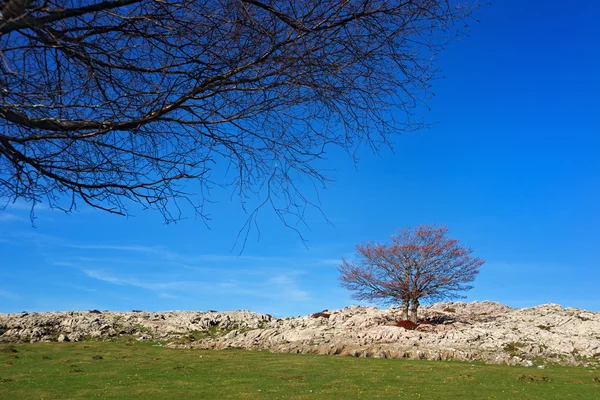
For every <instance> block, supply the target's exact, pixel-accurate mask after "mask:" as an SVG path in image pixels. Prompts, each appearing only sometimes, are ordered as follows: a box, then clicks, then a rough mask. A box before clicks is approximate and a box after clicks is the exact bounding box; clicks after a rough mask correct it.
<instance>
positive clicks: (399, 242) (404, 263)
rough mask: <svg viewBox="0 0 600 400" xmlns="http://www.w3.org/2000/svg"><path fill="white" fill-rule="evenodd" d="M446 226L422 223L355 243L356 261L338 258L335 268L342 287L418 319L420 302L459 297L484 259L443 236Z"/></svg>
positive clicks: (356, 295)
mask: <svg viewBox="0 0 600 400" xmlns="http://www.w3.org/2000/svg"><path fill="white" fill-rule="evenodd" d="M447 233H448V228H446V227H445V226H441V227H436V226H432V225H421V226H418V227H417V228H415V229H410V228H408V229H402V230H399V231H398V232H397V233H395V234H394V235H392V236H390V238H391V242H390V243H385V244H380V243H365V244H359V245H358V246H356V249H357V260H356V261H353V262H348V261H346V260H345V259H343V261H342V264H341V265H340V267H339V271H340V273H341V276H340V280H341V282H342V286H344V287H346V288H347V289H350V290H352V291H354V294H353V297H354V298H356V299H359V300H372V301H379V302H383V303H397V302H399V303H401V304H402V307H403V315H402V316H403V319H408V317H409V315H408V311H409V308H410V310H411V313H410V320H411V321H412V322H415V323H416V322H418V321H417V309H418V308H419V304H420V301H440V300H445V299H455V298H460V297H462V296H460V295H459V294H458V293H457V292H461V291H465V290H469V289H471V288H472V286H470V285H469V283H470V282H472V281H473V280H474V279H475V277H476V276H477V274H478V273H479V267H480V266H481V265H483V264H484V263H485V261H484V260H482V259H480V258H476V257H472V256H471V253H472V250H471V249H470V248H468V247H464V246H462V245H460V244H459V242H458V240H456V239H450V238H449V237H447Z"/></svg>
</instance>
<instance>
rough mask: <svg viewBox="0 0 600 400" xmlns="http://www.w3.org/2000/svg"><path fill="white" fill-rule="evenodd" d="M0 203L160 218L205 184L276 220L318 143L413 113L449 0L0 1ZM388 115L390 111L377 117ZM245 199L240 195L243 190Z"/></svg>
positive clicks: (289, 211)
mask: <svg viewBox="0 0 600 400" xmlns="http://www.w3.org/2000/svg"><path fill="white" fill-rule="evenodd" d="M0 9H1V11H2V15H1V16H0V71H1V72H0V208H1V207H2V206H3V204H2V203H4V205H6V204H8V203H9V202H11V201H16V200H17V199H23V200H26V201H29V202H31V203H33V204H35V203H36V202H45V203H46V205H48V206H50V207H54V208H59V209H62V210H65V211H71V210H72V209H74V208H76V206H77V204H80V203H82V202H83V203H87V204H88V205H90V206H92V207H95V208H98V209H102V210H105V211H108V212H110V213H116V214H123V215H125V214H127V213H128V205H129V206H130V205H131V204H132V203H139V204H141V205H142V206H143V207H146V208H151V209H156V210H159V211H160V212H161V213H162V215H163V216H164V218H165V219H166V221H167V222H168V221H172V220H175V219H178V218H179V217H180V216H181V208H180V205H181V203H182V201H183V202H185V203H187V202H189V203H190V204H191V205H192V206H193V207H194V209H195V211H196V212H197V213H199V215H200V216H201V217H203V218H206V217H207V215H208V214H207V213H206V212H205V210H204V207H203V205H204V204H205V201H210V192H209V191H210V189H211V188H214V187H215V186H219V187H221V186H222V187H225V189H226V190H229V191H231V193H233V194H235V195H236V196H239V198H240V201H241V204H242V206H243V207H246V206H247V205H248V206H249V207H250V208H249V210H251V211H249V215H250V217H249V221H251V220H252V219H253V218H255V216H256V212H257V211H258V209H259V208H260V207H263V206H271V207H273V209H274V210H275V212H276V213H277V215H278V216H279V218H281V220H282V221H283V222H284V223H285V224H288V221H289V220H290V219H292V221H289V223H292V222H296V219H298V218H300V219H302V213H303V212H304V208H305V207H306V206H307V205H312V203H311V200H310V199H309V198H308V197H305V196H304V195H303V194H302V193H301V192H300V189H299V185H298V182H299V180H300V179H303V178H304V180H307V181H310V182H312V183H313V184H314V186H315V188H316V189H318V187H319V186H321V185H322V184H324V183H325V182H327V180H328V178H327V177H326V176H325V175H324V173H323V172H322V170H320V169H318V168H317V167H316V166H315V161H317V160H319V159H321V158H322V157H323V156H324V154H325V152H326V149H328V148H329V147H330V146H337V147H341V148H343V149H346V150H347V151H348V152H349V153H350V154H353V152H354V151H355V150H356V149H357V148H358V147H359V146H361V145H363V146H364V145H366V146H370V147H372V148H373V149H377V148H378V146H380V145H382V144H386V143H387V140H388V137H389V135H390V134H393V133H397V132H402V131H406V130H412V129H416V128H419V127H420V125H421V124H420V123H418V122H415V121H414V120H413V119H412V118H411V112H412V110H413V109H414V107H416V106H417V105H419V104H420V103H421V102H423V101H424V100H425V99H426V97H427V96H428V95H429V94H428V89H429V83H430V81H431V80H432V79H434V78H435V77H436V76H438V71H437V68H436V65H435V60H436V57H435V56H436V55H437V54H438V52H439V51H441V50H442V49H443V46H444V45H445V44H447V43H448V42H449V41H450V40H452V39H453V38H455V37H456V36H457V34H460V33H461V32H460V31H461V30H463V29H464V28H465V27H466V21H467V20H468V19H469V15H470V13H471V11H472V8H471V7H470V6H467V5H460V4H455V3H454V1H451V0H402V1H394V0H391V1H387V0H385V1H384V0H277V1H275V0H262V1H260V0H259V1H257V0H231V1H229V0H228V1H225V0H202V1H201V0H182V1H162V0H80V1H74V0H44V1H42V0H4V1H0ZM394 116H395V118H394ZM253 201H255V203H252V202H253Z"/></svg>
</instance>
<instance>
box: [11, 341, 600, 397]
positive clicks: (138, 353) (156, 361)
mask: <svg viewBox="0 0 600 400" xmlns="http://www.w3.org/2000/svg"><path fill="white" fill-rule="evenodd" d="M13 350H16V352H15V351H13ZM598 380H600V370H599V369H593V368H583V367H561V366H549V367H547V368H546V369H538V368H525V367H508V366H498V365H485V364H479V363H477V364H471V363H465V362H442V361H408V360H387V359H364V358H351V357H336V356H322V355H296V354H272V353H269V352H264V351H256V352H251V351H241V350H224V351H201V350H181V349H166V348H163V347H158V346H153V345H152V344H151V343H126V342H83V343H36V344H23V345H16V346H8V345H0V399H11V400H13V399H14V400H17V399H28V400H29V399H89V398H101V399H179V400H182V399H227V398H230V399H510V400H514V399H570V398H579V399H600V382H597V381H598Z"/></svg>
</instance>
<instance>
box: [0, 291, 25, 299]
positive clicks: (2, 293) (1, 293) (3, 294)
mask: <svg viewBox="0 0 600 400" xmlns="http://www.w3.org/2000/svg"><path fill="white" fill-rule="evenodd" d="M0 297H4V298H6V299H9V300H20V299H21V296H19V295H17V294H15V293H13V292H9V291H8V290H3V289H0Z"/></svg>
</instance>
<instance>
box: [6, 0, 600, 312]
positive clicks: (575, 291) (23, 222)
mask: <svg viewBox="0 0 600 400" xmlns="http://www.w3.org/2000/svg"><path fill="white" fill-rule="evenodd" d="M599 14H600V2H596V1H592V0H589V1H579V2H573V3H569V2H564V1H556V0H549V1H543V2H542V1H517V0H497V1H495V2H494V3H493V4H492V5H491V6H490V7H485V8H484V9H482V10H480V11H479V12H478V13H477V17H478V19H479V20H480V21H481V22H480V23H478V24H473V26H472V32H471V36H470V37H469V38H464V39H463V40H461V41H459V42H457V43H454V44H453V45H452V46H450V48H449V49H448V50H447V51H446V52H445V53H443V54H442V55H441V58H440V65H441V67H442V69H443V71H444V75H445V76H446V79H444V80H439V81H436V82H435V84H434V87H433V91H434V92H435V98H434V99H433V100H432V101H431V102H430V106H431V108H432V110H431V111H430V112H427V113H424V114H423V117H424V118H425V120H426V121H428V122H432V123H433V122H435V125H433V126H432V127H431V128H429V129H426V130H422V131H419V132H416V133H407V134H404V135H402V136H398V137H397V138H395V140H394V152H392V151H387V150H385V151H383V152H382V153H381V154H379V155H374V154H371V153H369V152H367V151H363V152H362V153H360V154H359V155H360V161H359V163H358V164H357V165H356V166H355V165H354V164H353V162H352V160H351V159H350V158H349V157H348V156H347V155H345V154H340V153H338V152H332V153H331V154H330V156H329V159H328V160H327V164H326V165H327V167H328V168H335V169H336V170H335V171H333V172H332V173H331V174H330V176H331V177H332V178H334V179H335V182H334V183H333V184H332V185H330V186H328V187H327V189H325V190H322V191H320V201H321V207H322V210H323V212H324V213H325V215H326V216H327V218H328V219H329V220H330V221H331V223H332V224H328V223H327V222H326V221H325V220H324V219H323V218H322V217H321V216H320V215H319V214H318V213H317V212H311V213H309V214H308V216H307V224H308V228H306V227H304V228H301V232H302V234H303V235H304V237H305V238H306V239H307V241H308V243H307V246H308V248H306V247H305V246H304V245H303V244H302V242H301V241H300V240H299V238H298V236H297V234H296V233H294V232H293V231H291V230H289V229H286V228H284V227H283V226H282V224H281V223H280V222H279V221H278V220H277V218H276V217H275V216H274V215H273V213H271V212H268V210H264V211H263V212H261V214H260V216H259V219H258V224H259V228H260V237H258V234H257V232H256V231H252V232H251V234H250V236H249V239H248V242H247V244H246V248H245V250H244V252H243V254H242V255H241V256H239V257H238V256H237V254H238V252H239V246H238V247H235V245H236V235H237V233H238V230H239V229H240V228H241V227H242V226H243V224H244V222H245V215H244V214H243V213H242V212H241V211H240V209H239V204H238V203H237V202H236V200H235V199H233V200H232V199H230V197H229V196H227V195H225V194H223V196H221V195H220V194H218V193H217V196H218V198H217V200H218V202H217V203H215V204H212V205H210V208H209V212H210V213H211V217H212V220H211V221H210V222H209V224H208V225H209V226H208V228H207V227H206V226H205V225H204V224H203V223H202V222H201V221H199V220H195V219H193V218H191V219H189V220H184V221H181V222H179V223H177V224H170V225H165V224H164V223H163V221H162V219H161V216H160V215H159V214H158V213H152V212H143V211H135V212H134V213H135V216H134V217H129V218H123V217H118V216H111V215H107V214H105V213H102V212H99V211H93V210H89V209H81V210H80V211H79V212H76V213H74V214H72V215H65V214H63V213H61V212H59V211H52V210H48V209H45V208H44V207H43V205H42V206H41V207H38V209H37V213H36V216H37V219H36V225H37V227H36V228H32V227H31V223H30V220H29V207H28V205H27V204H24V203H16V204H15V205H13V206H11V207H9V208H8V209H7V210H5V211H0V255H1V256H0V312H20V311H24V310H27V311H46V310H71V309H84V310H85V309H101V310H104V309H110V310H131V309H143V310H172V309H195V310H209V309H214V310H226V309H251V310H254V311H258V312H265V313H270V314H273V315H276V316H292V315H298V314H305V313H309V312H316V311H320V310H323V309H334V308H340V307H344V306H347V305H350V304H352V303H355V301H354V300H352V299H351V298H350V293H349V292H347V291H346V290H345V289H343V288H341V287H340V286H339V283H338V280H337V277H338V272H337V269H336V268H337V264H338V263H339V262H340V259H341V257H342V256H347V257H348V256H352V255H353V253H354V246H355V245H356V244H357V243H358V242H360V241H368V240H378V241H384V240H386V238H387V236H388V235H389V234H391V233H393V232H394V230H395V229H397V228H402V227H408V226H415V225H418V224H421V223H433V224H445V225H447V226H448V227H449V229H450V235H451V236H453V237H455V238H457V239H459V240H460V241H461V242H462V243H464V244H466V245H468V246H471V247H472V248H473V249H474V253H475V255H477V256H479V257H482V258H484V259H485V260H487V263H486V264H485V265H484V266H483V267H482V268H481V273H480V275H479V277H478V278H477V279H476V281H475V282H474V285H475V289H473V290H472V291H470V292H468V293H466V295H467V301H472V300H480V301H481V300H492V301H499V302H502V303H504V304H507V305H510V306H515V307H523V306H533V305H537V304H541V303H548V302H552V303H559V304H561V305H563V306H572V307H580V308H585V309H590V310H595V311H600V296H599V295H598V293H600V290H599V289H598V287H600V268H599V266H600V265H599V264H600V262H599V261H598V253H599V251H600V229H599V226H600V135H599V134H600V122H599V120H598V117H599V116H600V100H599V98H600V94H599V93H600V76H599V74H598V72H597V71H598V70H599V64H600V46H599V45H598V41H599V40H600V25H599V24H598V23H597V16H598V15H599ZM594 71H596V72H594ZM238 244H239V243H238ZM234 247H235V248H234ZM232 248H234V249H233V250H232Z"/></svg>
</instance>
